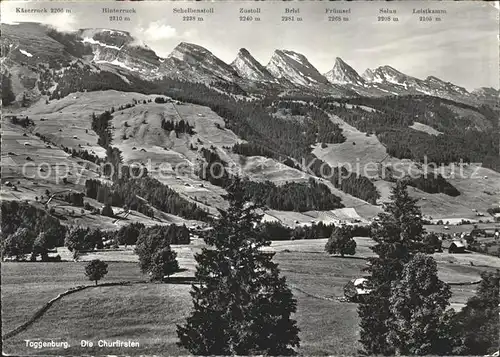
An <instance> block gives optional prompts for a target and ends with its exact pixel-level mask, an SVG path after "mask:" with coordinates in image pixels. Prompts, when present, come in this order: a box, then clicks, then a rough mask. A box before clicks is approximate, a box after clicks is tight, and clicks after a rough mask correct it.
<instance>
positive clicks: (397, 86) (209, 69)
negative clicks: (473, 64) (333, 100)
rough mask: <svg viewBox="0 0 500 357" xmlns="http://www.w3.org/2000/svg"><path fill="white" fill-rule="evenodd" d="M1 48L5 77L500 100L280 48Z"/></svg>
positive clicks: (16, 40) (85, 37)
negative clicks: (322, 66) (43, 69)
mask: <svg viewBox="0 0 500 357" xmlns="http://www.w3.org/2000/svg"><path fill="white" fill-rule="evenodd" d="M1 41H2V48H4V51H3V53H2V63H3V64H4V65H5V67H6V69H7V70H9V68H10V67H13V66H15V65H16V64H19V63H29V64H35V63H40V62H43V61H48V62H51V61H57V62H60V63H64V62H66V64H67V63H68V62H71V61H74V60H75V59H80V60H84V61H88V63H91V64H93V65H97V66H98V67H99V68H101V69H106V70H112V71H118V72H119V73H123V72H125V73H126V74H128V75H132V76H139V77H140V78H142V79H147V80H152V79H155V78H161V77H163V76H167V77H173V78H179V79H183V80H187V81H194V82H205V83H211V82H214V81H215V82H226V83H230V84H232V85H237V86H239V87H241V88H242V89H243V90H245V91H247V92H251V91H252V90H255V91H257V92H258V91H262V90H264V91H265V90H271V89H272V90H273V91H278V92H282V93H287V92H290V91H300V92H306V93H308V92H311V93H316V94H317V93H320V94H322V95H328V96H337V97H353V96H360V95H361V96H387V95H389V96H391V95H408V94H414V95H418V94H420V95H431V96H437V97H441V98H446V99H451V100H454V101H457V102H463V103H467V104H473V105H477V104H483V103H490V104H491V103H496V102H497V101H498V97H499V94H500V92H499V91H498V90H496V89H494V88H478V89H476V90H474V91H472V92H469V91H467V90H466V89H465V88H463V87H460V86H457V85H455V84H453V83H450V82H446V81H444V80H441V79H439V78H437V77H434V76H429V77H427V78H425V79H419V78H415V77H413V76H410V75H407V74H404V73H402V72H400V71H398V70H397V69H395V68H393V67H391V66H389V65H385V66H380V67H377V68H373V69H367V70H366V71H365V72H364V73H362V74H361V75H360V74H359V73H358V72H356V70H354V69H353V68H352V67H351V66H350V65H349V64H347V63H346V62H345V61H344V60H342V59H341V58H339V57H337V58H335V59H334V60H333V66H332V69H331V70H330V71H328V72H327V73H324V74H322V73H320V72H319V71H318V70H317V69H316V68H315V67H314V66H313V65H312V64H311V63H310V62H309V60H308V59H307V58H306V56H304V55H303V54H301V53H298V52H294V51H291V50H284V49H283V50H282V49H277V50H275V51H274V53H273V54H272V56H271V58H270V60H269V62H268V64H267V65H265V66H264V65H262V64H261V63H259V61H257V60H256V59H255V58H254V57H253V56H252V55H251V53H250V52H249V51H248V50H247V49H245V48H242V49H240V50H239V52H238V53H237V55H236V58H235V59H234V61H232V62H231V63H230V64H228V63H225V62H224V61H222V60H221V59H219V58H218V57H216V56H215V55H214V54H213V53H212V52H210V51H209V50H208V49H206V48H204V47H201V46H199V45H196V44H191V43H186V42H182V43H180V44H179V45H178V46H176V47H175V48H174V49H173V51H172V52H171V53H170V54H169V55H168V56H167V57H166V58H162V57H160V56H158V55H157V54H156V53H155V52H154V51H153V50H152V49H151V48H149V47H148V46H147V45H146V44H143V43H140V42H139V41H137V40H136V39H135V38H133V37H132V36H131V35H130V34H129V33H128V32H125V31H117V30H110V29H82V30H79V31H76V32H74V33H71V34H66V33H65V34H62V33H58V32H57V31H55V30H51V29H49V28H47V27H45V26H42V25H39V24H35V23H23V24H19V25H5V26H3V28H2V40H1ZM49 49H50V50H49ZM21 89H22V88H21Z"/></svg>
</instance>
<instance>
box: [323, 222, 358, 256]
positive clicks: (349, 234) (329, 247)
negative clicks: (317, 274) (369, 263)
mask: <svg viewBox="0 0 500 357" xmlns="http://www.w3.org/2000/svg"><path fill="white" fill-rule="evenodd" d="M353 238H354V235H353V230H352V229H351V227H350V226H345V225H344V226H340V227H335V229H334V230H333V232H332V235H331V236H330V238H329V239H328V242H326V244H325V251H326V252H327V253H329V254H339V255H340V256H342V257H344V255H354V254H356V242H355V241H354V239H353Z"/></svg>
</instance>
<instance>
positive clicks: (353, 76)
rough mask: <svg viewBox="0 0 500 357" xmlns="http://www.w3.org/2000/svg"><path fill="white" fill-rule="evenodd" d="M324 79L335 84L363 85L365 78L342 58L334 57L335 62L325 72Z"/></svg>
mask: <svg viewBox="0 0 500 357" xmlns="http://www.w3.org/2000/svg"><path fill="white" fill-rule="evenodd" d="M325 77H326V79H328V80H329V81H330V82H331V83H336V84H355V85H363V84H364V82H365V80H364V79H363V78H362V77H361V76H360V75H359V74H358V72H356V71H355V70H354V68H352V67H351V66H349V65H348V64H347V63H345V62H344V61H343V60H342V58H340V57H337V58H336V59H335V64H334V66H333V68H332V69H331V70H330V71H328V72H327V73H325Z"/></svg>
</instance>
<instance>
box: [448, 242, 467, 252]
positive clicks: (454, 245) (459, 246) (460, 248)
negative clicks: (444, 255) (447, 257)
mask: <svg viewBox="0 0 500 357" xmlns="http://www.w3.org/2000/svg"><path fill="white" fill-rule="evenodd" d="M448 253H452V254H453V253H465V244H464V243H462V242H461V241H459V240H454V241H453V242H451V244H450V247H449V248H448Z"/></svg>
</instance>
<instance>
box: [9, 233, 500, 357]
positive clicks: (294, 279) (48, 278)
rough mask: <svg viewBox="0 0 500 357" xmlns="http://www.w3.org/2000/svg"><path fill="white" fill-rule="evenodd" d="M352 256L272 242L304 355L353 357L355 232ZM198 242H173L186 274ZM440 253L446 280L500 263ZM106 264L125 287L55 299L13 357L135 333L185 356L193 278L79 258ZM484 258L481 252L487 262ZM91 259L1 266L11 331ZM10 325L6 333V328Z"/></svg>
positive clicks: (467, 289) (129, 259) (116, 254)
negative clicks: (38, 344) (161, 276)
mask: <svg viewBox="0 0 500 357" xmlns="http://www.w3.org/2000/svg"><path fill="white" fill-rule="evenodd" d="M356 240H357V243H358V253H357V255H356V256H355V257H347V258H340V257H335V256H329V255H328V254H326V253H324V252H323V247H324V244H325V242H326V240H325V239H318V240H303V241H286V242H284V241H280V242H273V243H272V245H271V247H270V248H269V249H270V250H273V251H275V252H276V255H275V258H274V259H275V261H276V262H277V263H279V266H280V269H281V272H282V274H283V275H285V276H286V278H287V281H288V284H289V285H290V287H291V288H292V291H293V293H294V295H295V297H296V299H297V313H296V314H295V319H296V320H297V322H298V325H299V327H300V329H301V332H300V338H301V346H300V348H299V353H300V354H304V355H327V354H329V355H331V354H335V355H341V354H346V355H352V354H356V353H357V350H358V348H359V347H360V346H359V345H358V342H357V340H358V331H359V330H358V315H357V305H356V304H354V303H348V302H341V301H339V300H338V298H340V297H341V296H342V295H343V287H344V285H345V284H346V283H347V282H348V281H349V280H350V279H352V278H354V277H359V276H361V275H363V271H362V270H363V268H364V267H365V266H366V261H365V259H364V258H365V257H367V256H369V255H371V251H370V250H369V246H370V245H372V244H373V242H371V240H369V239H367V238H356ZM200 246H201V242H194V243H193V244H192V245H190V246H176V247H174V249H175V250H177V251H178V253H179V262H180V265H181V268H184V269H186V270H185V271H184V272H182V273H180V274H188V275H190V274H191V273H192V272H193V271H194V269H195V262H194V259H193V254H194V253H195V252H196V251H198V250H199V248H200ZM446 254H447V253H440V255H436V259H437V260H438V264H439V274H440V277H441V278H442V279H443V280H445V281H447V282H451V283H465V282H471V281H477V280H478V279H479V274H480V272H481V271H482V270H492V269H494V268H495V267H500V262H497V261H493V260H491V259H489V258H490V257H487V256H483V255H480V254H470V255H471V256H474V257H475V259H476V260H479V261H482V262H483V264H482V266H481V267H477V266H471V265H470V264H466V263H465V262H460V261H458V260H457V261H453V262H452V263H450V262H449V261H448V260H447V259H449V258H450V257H449V255H448V256H446ZM111 257H113V260H115V261H110V260H108V261H109V269H108V270H109V273H108V275H106V277H105V278H104V279H103V280H102V282H103V283H107V282H119V281H130V282H131V284H130V285H127V286H98V287H93V288H89V289H86V290H84V291H81V292H77V293H75V294H72V295H68V296H66V297H64V298H62V299H61V300H59V301H58V302H56V303H55V304H54V305H53V306H52V307H51V308H50V309H49V310H48V311H47V312H46V313H45V314H44V315H43V316H42V317H41V318H40V319H39V320H37V321H36V322H35V323H34V324H33V325H31V326H30V327H29V328H28V329H27V330H25V331H24V332H22V333H20V334H18V335H16V336H14V337H12V338H10V339H8V340H6V341H5V342H4V351H5V352H6V353H7V354H15V355H25V354H39V355H42V354H43V355H79V354H82V353H85V354H111V355H112V354H120V353H123V350H118V349H116V350H115V349H113V348H106V349H103V348H97V347H94V348H85V349H82V348H81V347H80V341H81V340H90V341H95V342H97V341H98V340H99V339H107V340H116V339H120V340H128V339H130V340H134V341H138V342H139V344H140V347H139V348H137V350H130V353H131V354H162V355H175V354H186V353H187V351H185V350H182V349H181V348H180V347H178V346H177V345H176V342H177V335H176V324H179V323H181V322H182V321H183V320H184V318H185V317H186V316H187V315H188V314H189V311H190V308H191V298H190V295H189V291H190V285H189V284H154V283H148V282H146V280H147V279H146V276H144V275H143V274H141V272H140V271H139V267H138V264H137V263H136V261H134V259H133V258H134V255H133V253H132V248H131V247H128V248H127V249H124V248H123V256H122V257H123V261H119V259H120V251H113V252H102V253H101V254H100V253H99V252H97V253H92V255H89V256H87V257H86V256H83V257H82V259H83V260H88V259H91V258H92V259H93V258H101V259H103V260H107V259H109V258H111ZM483 258H484V259H483ZM84 265H85V262H63V263H14V262H12V263H3V264H2V277H3V279H2V302H3V304H2V320H3V321H2V323H3V330H4V331H5V332H7V331H10V330H12V329H13V328H14V327H16V326H18V325H20V324H21V323H23V322H24V321H26V320H27V319H28V318H29V317H30V316H31V315H32V314H33V313H34V312H35V311H36V309H38V308H40V307H41V306H42V305H43V304H44V303H45V302H47V301H48V300H50V299H51V298H53V297H55V296H56V295H57V294H59V293H61V292H62V291H64V290H67V289H69V288H71V287H74V286H78V285H86V284H92V283H91V282H89V281H87V280H86V278H85V276H84ZM474 288H475V286H474V285H465V286H453V287H452V291H453V296H452V298H451V305H452V307H454V308H460V307H461V306H463V304H464V303H465V302H466V300H467V299H468V298H469V297H470V296H472V295H473V294H474ZM5 332H4V333H5ZM56 337H57V338H58V339H61V340H64V341H68V342H69V344H70V348H68V349H66V350H64V349H58V350H47V349H44V350H35V349H32V348H29V347H26V342H25V340H26V339H36V338H40V339H51V338H56Z"/></svg>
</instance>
